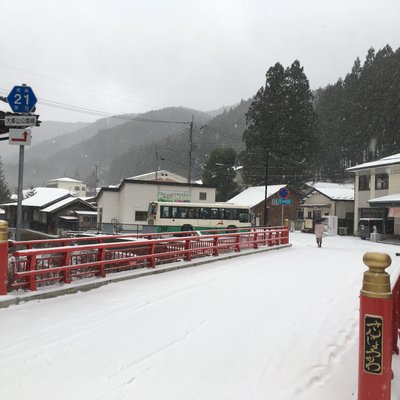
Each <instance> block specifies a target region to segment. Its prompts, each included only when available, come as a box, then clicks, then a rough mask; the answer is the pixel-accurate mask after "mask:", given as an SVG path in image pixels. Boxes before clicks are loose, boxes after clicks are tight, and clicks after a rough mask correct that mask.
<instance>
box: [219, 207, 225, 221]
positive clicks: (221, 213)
mask: <svg viewBox="0 0 400 400" xmlns="http://www.w3.org/2000/svg"><path fill="white" fill-rule="evenodd" d="M219 218H220V219H225V208H220V209H219Z"/></svg>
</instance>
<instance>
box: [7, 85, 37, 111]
mask: <svg viewBox="0 0 400 400" xmlns="http://www.w3.org/2000/svg"><path fill="white" fill-rule="evenodd" d="M7 101H8V104H9V105H10V107H11V109H12V110H13V111H14V112H15V113H29V112H31V111H32V109H33V107H35V104H36V102H37V98H36V96H35V93H33V90H32V88H31V87H30V86H14V87H13V88H12V90H11V92H10V94H9V95H8V96H7Z"/></svg>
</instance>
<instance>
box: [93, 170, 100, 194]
mask: <svg viewBox="0 0 400 400" xmlns="http://www.w3.org/2000/svg"><path fill="white" fill-rule="evenodd" d="M93 167H94V168H95V173H94V196H95V197H96V195H97V169H98V168H99V167H100V165H93Z"/></svg>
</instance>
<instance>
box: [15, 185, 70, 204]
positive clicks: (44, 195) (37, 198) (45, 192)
mask: <svg viewBox="0 0 400 400" xmlns="http://www.w3.org/2000/svg"><path fill="white" fill-rule="evenodd" d="M33 191H34V192H35V194H34V195H33V196H31V197H28V198H27V199H25V200H22V205H23V206H27V207H44V206H45V205H46V204H49V203H52V202H54V201H57V199H61V198H63V197H65V196H74V194H73V193H72V192H70V191H69V190H66V189H59V188H43V187H38V188H34V189H33ZM28 192H30V190H26V191H24V194H26V193H28ZM74 198H75V196H74Z"/></svg>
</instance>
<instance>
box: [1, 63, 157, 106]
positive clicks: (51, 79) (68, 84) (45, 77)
mask: <svg viewBox="0 0 400 400" xmlns="http://www.w3.org/2000/svg"><path fill="white" fill-rule="evenodd" d="M0 65H2V66H3V67H6V68H10V69H14V70H16V71H21V72H25V73H27V74H30V75H33V76H37V77H39V78H42V79H47V80H50V81H53V82H57V83H61V84H63V85H66V86H71V87H74V88H77V89H81V90H86V91H88V92H92V93H96V94H100V95H102V96H107V97H112V98H114V99H119V100H123V101H130V102H132V103H136V104H140V105H145V106H148V107H151V106H150V105H149V104H146V103H141V102H138V101H135V100H132V99H127V98H123V97H119V96H115V95H113V94H110V93H106V92H102V91H99V90H95V89H91V88H88V87H85V86H81V85H77V84H75V83H71V82H65V81H62V80H61V79H57V78H53V77H49V76H46V75H42V74H38V73H36V72H32V71H28V70H26V69H23V68H19V67H15V66H13V65H9V64H6V63H3V62H0Z"/></svg>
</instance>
